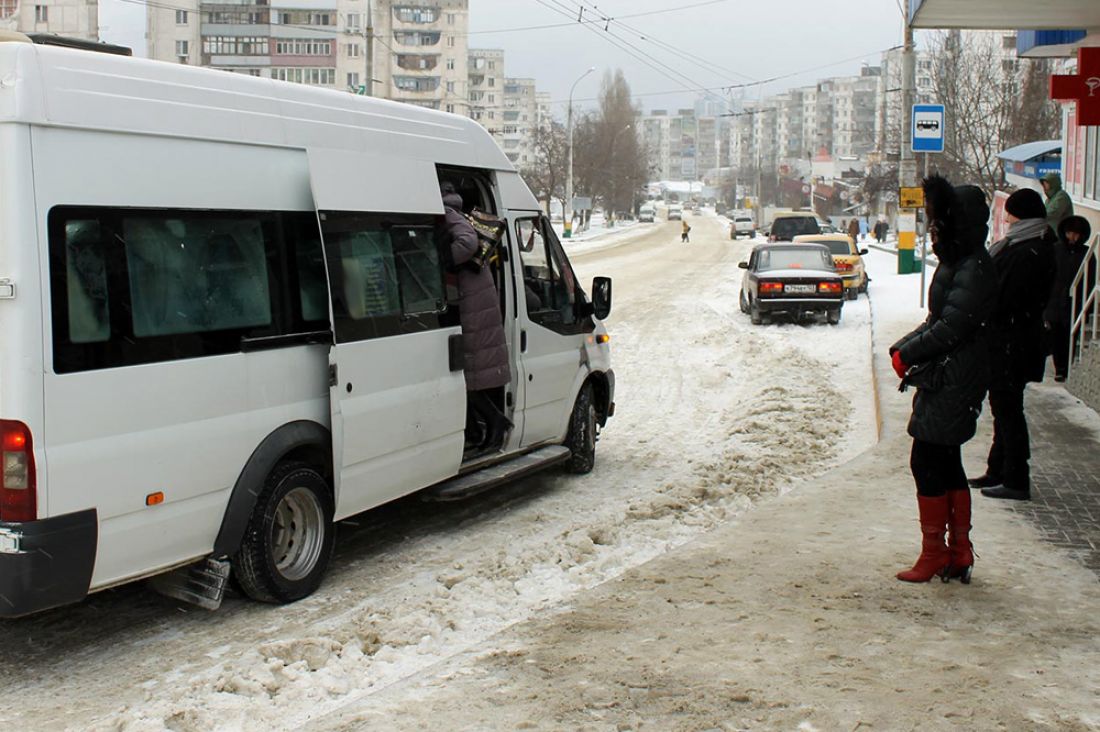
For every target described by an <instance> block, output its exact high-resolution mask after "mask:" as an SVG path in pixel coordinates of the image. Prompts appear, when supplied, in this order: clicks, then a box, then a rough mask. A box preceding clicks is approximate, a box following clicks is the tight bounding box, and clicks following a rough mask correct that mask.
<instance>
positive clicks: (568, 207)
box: [562, 66, 596, 239]
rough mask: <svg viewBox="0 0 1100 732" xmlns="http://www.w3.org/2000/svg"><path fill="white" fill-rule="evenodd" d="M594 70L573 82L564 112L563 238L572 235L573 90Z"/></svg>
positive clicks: (593, 67) (593, 69)
mask: <svg viewBox="0 0 1100 732" xmlns="http://www.w3.org/2000/svg"><path fill="white" fill-rule="evenodd" d="M595 70H596V67H595V66H592V67H590V68H589V69H588V71H585V72H584V73H583V74H581V75H580V78H578V79H577V80H576V81H574V82H573V86H572V88H570V89H569V111H568V112H567V114H566V119H567V125H568V127H569V129H568V130H567V131H566V133H565V135H566V145H567V148H568V151H567V155H566V164H565V211H563V212H562V224H563V226H564V227H565V230H564V233H563V234H562V237H563V238H565V239H568V238H569V237H571V236H573V92H574V91H576V89H577V84H580V83H581V79H583V78H584V77H586V76H588V75H589V74H591V73H592V72H593V71H595Z"/></svg>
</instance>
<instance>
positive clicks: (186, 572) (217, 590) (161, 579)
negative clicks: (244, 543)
mask: <svg viewBox="0 0 1100 732" xmlns="http://www.w3.org/2000/svg"><path fill="white" fill-rule="evenodd" d="M228 581H229V560H228V559H213V558H210V557H208V558H206V559H203V560H201V561H198V562H195V563H193V564H188V565H186V566H184V567H180V568H179V569H174V570H172V571H171V572H165V573H164V574H161V575H157V576H156V577H153V578H152V579H151V580H149V586H150V587H152V588H153V589H154V590H156V591H157V592H159V593H160V594H162V595H165V596H166V597H171V598H172V599H174V600H182V601H184V602H186V603H190V604H192V605H198V606H199V607H201V608H204V609H206V610H217V609H218V608H220V607H221V606H222V597H224V596H225V586H226V584H227V583H228Z"/></svg>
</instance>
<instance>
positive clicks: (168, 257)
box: [122, 217, 272, 338]
mask: <svg viewBox="0 0 1100 732" xmlns="http://www.w3.org/2000/svg"><path fill="white" fill-rule="evenodd" d="M122 236H123V240H124V241H125V249H126V264H127V271H128V272H129V275H130V298H131V306H132V317H133V333H134V335H135V336H137V337H139V338H141V337H146V336H161V335H173V334H178V333H194V332H205V331H220V330H231V329H239V328H252V327H256V326H268V325H270V324H271V322H272V312H271V293H270V290H269V289H268V288H269V281H268V274H267V261H266V256H265V251H264V235H263V230H262V228H261V225H260V222H259V221H257V220H254V219H249V218H236V217H226V218H206V217H204V218H202V219H197V220H196V219H188V218H184V217H180V218H164V217H156V218H153V217H150V218H143V217H126V218H125V219H124V220H123V223H122Z"/></svg>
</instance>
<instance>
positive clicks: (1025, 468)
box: [986, 386, 1031, 491]
mask: <svg viewBox="0 0 1100 732" xmlns="http://www.w3.org/2000/svg"><path fill="white" fill-rule="evenodd" d="M1024 388H1025V387H1024V386H1019V387H1012V388H1009V389H990V390H989V411H990V412H992V413H993V446H992V447H990V448H989V459H988V461H987V462H986V474H987V475H990V476H993V477H995V478H1000V479H1001V480H1002V481H1004V486H1005V487H1006V488H1008V489H1010V490H1019V491H1026V490H1030V488H1031V468H1030V466H1029V465H1028V462H1027V461H1028V460H1029V459H1031V438H1030V437H1029V435H1028V432H1027V418H1026V417H1024Z"/></svg>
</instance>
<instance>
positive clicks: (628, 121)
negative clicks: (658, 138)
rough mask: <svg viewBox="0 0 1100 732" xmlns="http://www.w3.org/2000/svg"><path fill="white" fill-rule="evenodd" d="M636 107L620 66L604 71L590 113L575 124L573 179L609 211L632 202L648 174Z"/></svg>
mask: <svg viewBox="0 0 1100 732" xmlns="http://www.w3.org/2000/svg"><path fill="white" fill-rule="evenodd" d="M640 112H641V110H640V109H639V108H638V107H637V106H636V105H635V104H634V101H633V99H632V98H631V93H630V85H629V84H628V83H627V81H626V77H625V76H624V75H623V72H622V71H621V70H616V71H615V72H614V73H612V72H608V73H607V74H606V75H605V76H604V80H603V87H602V88H601V90H600V106H599V110H598V111H597V112H596V113H595V114H589V115H585V116H583V117H582V118H581V119H580V120H579V121H578V122H577V123H576V124H575V127H574V135H573V140H574V156H573V158H574V182H575V184H576V186H577V190H578V191H579V192H584V193H588V194H590V195H592V196H594V197H596V198H599V199H600V200H601V201H602V202H603V205H604V208H606V209H607V210H608V211H610V212H614V211H628V210H632V209H633V208H634V203H635V200H636V197H637V193H638V191H639V190H640V189H641V188H642V186H643V185H644V184H645V182H646V180H647V177H648V172H649V169H648V159H647V156H646V152H645V147H644V145H643V144H642V142H641V140H640V139H639V134H638V132H639V131H638V129H637V127H636V125H637V120H638V118H639V116H640Z"/></svg>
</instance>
